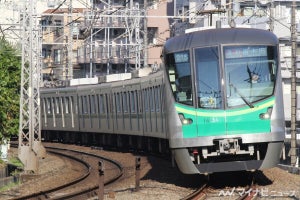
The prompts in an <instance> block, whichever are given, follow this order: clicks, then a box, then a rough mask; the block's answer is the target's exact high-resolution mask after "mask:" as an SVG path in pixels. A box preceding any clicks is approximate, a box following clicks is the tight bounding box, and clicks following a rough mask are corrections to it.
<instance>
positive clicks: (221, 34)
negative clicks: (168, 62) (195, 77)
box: [164, 28, 278, 53]
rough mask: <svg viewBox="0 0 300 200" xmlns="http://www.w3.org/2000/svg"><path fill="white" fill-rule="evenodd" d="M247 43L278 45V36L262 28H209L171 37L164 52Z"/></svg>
mask: <svg viewBox="0 0 300 200" xmlns="http://www.w3.org/2000/svg"><path fill="white" fill-rule="evenodd" d="M245 43H251V44H266V45H277V44H278V38H277V37H276V35H275V34H273V33H272V32H270V31H266V30H262V29H253V28H219V29H208V30H201V31H196V32H191V33H187V34H184V35H180V36H176V37H173V38H170V39H169V40H168V41H167V42H166V43H165V45H164V53H168V52H176V51H182V50H186V49H190V48H194V47H200V46H215V45H220V44H245Z"/></svg>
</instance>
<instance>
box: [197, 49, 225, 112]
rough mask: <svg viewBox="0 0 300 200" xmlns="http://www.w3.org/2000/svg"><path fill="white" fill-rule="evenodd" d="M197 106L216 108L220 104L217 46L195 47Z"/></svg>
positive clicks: (219, 106)
mask: <svg viewBox="0 0 300 200" xmlns="http://www.w3.org/2000/svg"><path fill="white" fill-rule="evenodd" d="M195 67H196V83H197V96H198V107H200V108H209V109H218V108H221V106H222V96H221V84H220V73H219V53H218V47H205V48H198V49H195Z"/></svg>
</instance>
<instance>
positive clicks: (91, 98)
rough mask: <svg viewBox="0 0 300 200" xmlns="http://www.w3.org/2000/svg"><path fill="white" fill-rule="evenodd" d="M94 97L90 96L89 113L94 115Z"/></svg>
mask: <svg viewBox="0 0 300 200" xmlns="http://www.w3.org/2000/svg"><path fill="white" fill-rule="evenodd" d="M95 102H96V101H95V95H91V96H90V109H91V113H92V114H95V113H96V104H95Z"/></svg>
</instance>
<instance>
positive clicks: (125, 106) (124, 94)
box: [123, 92, 128, 113]
mask: <svg viewBox="0 0 300 200" xmlns="http://www.w3.org/2000/svg"><path fill="white" fill-rule="evenodd" d="M127 96H128V95H127V92H124V93H123V110H124V113H127V112H128V100H127Z"/></svg>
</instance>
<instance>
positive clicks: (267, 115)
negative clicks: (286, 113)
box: [259, 107, 273, 119]
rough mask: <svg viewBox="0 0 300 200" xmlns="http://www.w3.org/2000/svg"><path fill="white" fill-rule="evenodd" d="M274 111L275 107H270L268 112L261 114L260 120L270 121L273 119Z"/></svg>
mask: <svg viewBox="0 0 300 200" xmlns="http://www.w3.org/2000/svg"><path fill="white" fill-rule="evenodd" d="M272 110H273V107H269V108H268V109H267V112H265V113H260V114H259V118H260V119H270V118H271V114H272Z"/></svg>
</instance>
